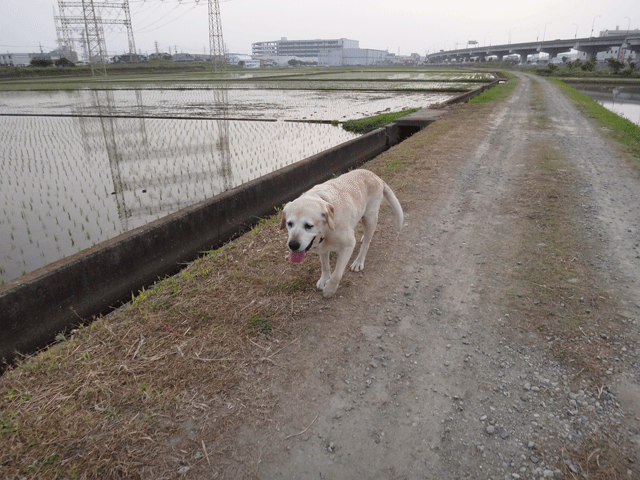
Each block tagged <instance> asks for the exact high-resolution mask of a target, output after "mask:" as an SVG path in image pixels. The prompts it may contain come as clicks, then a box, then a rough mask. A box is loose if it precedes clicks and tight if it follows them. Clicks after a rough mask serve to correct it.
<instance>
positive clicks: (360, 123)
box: [342, 108, 420, 134]
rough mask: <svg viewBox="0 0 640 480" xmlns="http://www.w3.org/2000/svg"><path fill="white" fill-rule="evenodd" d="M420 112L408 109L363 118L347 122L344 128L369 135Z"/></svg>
mask: <svg viewBox="0 0 640 480" xmlns="http://www.w3.org/2000/svg"><path fill="white" fill-rule="evenodd" d="M418 110H420V109H419V108H408V109H406V110H401V111H399V112H390V113H382V114H380V115H375V116H373V117H367V118H361V119H359V120H347V121H346V122H344V123H343V124H342V128H344V129H345V130H346V131H348V132H352V133H359V134H364V133H369V132H373V131H374V130H375V129H377V128H380V127H383V126H384V125H388V124H389V123H391V122H393V121H394V120H397V119H398V118H400V117H404V116H405V115H409V114H410V113H413V112H417V111H418Z"/></svg>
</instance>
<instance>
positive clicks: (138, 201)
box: [0, 83, 453, 283]
mask: <svg viewBox="0 0 640 480" xmlns="http://www.w3.org/2000/svg"><path fill="white" fill-rule="evenodd" d="M377 86H378V87H380V86H381V83H377ZM263 87H264V85H263ZM352 87H353V86H352ZM452 96H453V94H452V93H441V94H437V93H428V92H420V91H418V92H405V91H402V92H398V91H393V89H389V90H387V91H384V90H382V89H379V91H373V90H357V89H354V90H350V91H332V92H326V91H323V90H278V89H270V88H261V89H250V88H249V89H247V88H235V89H226V88H202V87H200V88H177V89H176V88H163V89H158V88H156V89H151V88H149V89H122V90H76V91H53V92H37V91H28V92H0V162H1V163H0V169H1V170H0V171H1V172H2V175H0V192H1V193H0V208H1V210H0V279H1V281H2V283H4V282H6V281H9V280H12V279H14V278H17V277H19V276H20V275H23V274H25V273H27V272H30V271H32V270H34V269H37V268H40V267H43V266H46V265H47V264H49V263H51V262H54V261H56V260H59V259H61V258H64V257H65V256H69V255H72V254H74V253H77V252H79V251H81V250H83V249H85V248H88V247H90V246H92V245H95V244H97V243H100V242H102V241H104V240H107V239H110V238H113V237H115V236H117V235H119V234H120V233H123V232H125V231H127V230H130V229H133V228H136V227H139V226H141V225H144V224H146V223H148V222H150V221H153V220H156V219H158V218H161V217H163V216H165V215H168V214H170V213H173V212H176V211H178V210H180V209H181V208H184V207H186V206H189V205H192V204H194V203H197V202H199V201H201V200H204V199H207V198H211V197H213V196H215V195H217V194H219V193H221V192H224V191H226V190H228V189H231V188H234V187H236V186H238V185H241V184H243V183H245V182H247V181H250V180H253V179H255V178H259V177H260V176H263V175H265V174H267V173H270V172H273V171H275V170H277V169H279V168H282V167H284V166H287V165H290V164H291V163H294V162H297V161H299V160H302V159H304V158H307V157H309V156H311V155H314V154H316V153H319V152H321V151H324V150H327V149H329V148H331V147H333V146H336V145H338V144H340V143H343V142H345V141H347V140H349V139H352V138H354V137H356V135H354V134H351V133H348V132H346V131H344V130H343V129H342V128H341V127H339V126H332V125H331V124H330V123H320V122H330V121H332V120H345V119H352V118H361V117H367V116H371V115H375V114H377V113H380V112H382V111H396V110H402V109H405V108H415V107H426V106H429V105H432V104H435V103H439V102H442V101H444V100H447V99H449V98H451V97H452ZM300 120H305V121H307V122H304V121H303V122H300Z"/></svg>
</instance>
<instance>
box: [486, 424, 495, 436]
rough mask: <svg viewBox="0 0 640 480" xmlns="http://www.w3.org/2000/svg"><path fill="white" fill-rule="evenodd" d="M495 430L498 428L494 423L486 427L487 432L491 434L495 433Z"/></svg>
mask: <svg viewBox="0 0 640 480" xmlns="http://www.w3.org/2000/svg"><path fill="white" fill-rule="evenodd" d="M495 431H496V429H495V427H494V426H493V425H489V426H488V427H487V428H486V432H487V433H488V434H489V435H493V433H494V432H495Z"/></svg>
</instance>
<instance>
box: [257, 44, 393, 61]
mask: <svg viewBox="0 0 640 480" xmlns="http://www.w3.org/2000/svg"><path fill="white" fill-rule="evenodd" d="M251 51H252V54H253V57H254V58H261V59H270V60H272V61H274V62H275V63H276V64H278V65H287V64H288V62H289V61H290V60H300V61H302V62H309V63H317V64H318V65H321V66H327V67H328V66H331V67H337V66H343V65H380V64H383V63H385V61H386V60H387V51H386V50H371V49H363V48H360V42H359V41H358V40H349V39H347V38H338V39H328V40H326V39H315V40H288V39H287V38H286V37H283V38H281V39H280V40H274V41H269V42H256V43H253V44H252V45H251Z"/></svg>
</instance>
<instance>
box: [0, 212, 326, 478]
mask: <svg viewBox="0 0 640 480" xmlns="http://www.w3.org/2000/svg"><path fill="white" fill-rule="evenodd" d="M283 260H284V251H283V242H282V239H281V238H280V235H279V230H278V225H277V218H275V219H274V220H270V221H266V222H264V223H263V224H262V225H261V226H259V227H258V228H256V229H255V230H254V231H253V232H250V233H248V234H246V235H244V236H243V237H241V238H240V239H238V240H237V241H235V242H233V243H231V244H229V245H227V246H225V247H224V248H222V249H220V250H217V251H212V252H209V253H207V254H206V255H204V256H203V257H202V258H200V259H198V260H197V261H195V262H193V263H192V264H190V265H188V266H187V268H185V269H184V270H183V271H182V272H181V273H179V274H178V275H176V276H174V277H170V278H166V279H164V280H162V281H160V282H159V283H157V284H156V285H155V286H153V287H152V288H149V289H147V290H143V291H141V292H140V293H139V295H138V296H136V297H135V298H134V299H133V300H132V302H131V303H130V304H128V305H126V306H125V307H123V308H122V309H121V310H120V311H118V312H116V313H114V314H113V315H110V316H109V317H108V318H102V319H99V320H97V321H95V322H94V323H92V324H91V325H90V326H88V327H86V328H83V329H80V330H78V331H76V332H75V333H74V334H73V335H72V336H71V337H70V338H68V339H67V340H66V341H64V342H62V343H60V344H58V345H56V346H54V347H52V348H50V349H48V350H46V351H44V352H42V353H41V354H39V355H35V356H34V357H33V358H31V359H28V360H27V361H25V362H24V363H22V364H20V365H19V366H18V367H17V368H15V369H14V370H13V371H11V372H8V374H7V375H5V377H4V378H3V379H2V384H1V387H2V398H3V405H2V414H1V415H2V417H1V419H2V420H1V421H2V423H1V427H2V437H1V441H2V447H1V448H0V465H1V466H2V469H3V478H20V477H21V476H26V477H27V478H43V479H44V478H150V477H149V475H150V474H153V473H154V470H155V471H157V472H160V471H162V465H163V464H164V463H165V457H166V456H167V455H168V454H169V453H170V452H171V450H172V448H171V447H172V446H175V445H173V443H175V442H178V443H179V442H180V439H179V438H180V437H179V435H180V434H181V433H184V432H181V430H184V427H183V426H181V424H182V423H183V422H184V421H185V419H187V418H188V417H189V416H190V415H193V414H194V412H195V413H197V412H200V413H203V412H204V411H206V412H207V419H208V422H209V424H210V425H214V426H216V427H215V428H213V429H211V428H208V430H207V438H203V441H205V440H206V442H207V443H209V447H208V450H209V451H208V452H207V454H208V455H212V454H215V453H216V442H218V443H220V442H222V443H224V441H223V439H224V438H225V436H226V435H228V434H229V433H230V432H229V429H230V428H231V427H232V425H233V423H234V417H235V416H236V415H237V414H238V412H239V411H240V410H243V411H244V412H245V413H246V412H250V413H251V415H255V416H257V417H259V416H260V415H261V413H262V412H265V411H268V410H269V409H270V408H271V407H272V405H271V403H272V402H274V401H275V400H274V399H272V398H269V395H268V394H263V393H262V392H261V391H259V390H257V391H256V390H252V388H251V386H250V385H242V388H239V387H240V385H241V384H242V382H243V380H244V376H245V374H246V371H247V370H248V369H254V370H255V369H258V370H260V369H261V368H263V367H264V365H265V364H269V363H270V362H273V361H274V360H273V358H272V357H273V356H274V354H276V353H277V351H278V348H283V347H284V346H285V345H286V344H287V342H288V341H290V340H291V339H292V335H293V334H294V331H293V329H292V328H291V320H292V319H293V318H295V317H296V315H298V314H299V313H300V311H301V309H303V308H304V305H305V303H306V302H307V301H308V294H307V291H308V290H310V289H311V288H312V286H313V282H315V276H316V275H315V274H314V272H313V268H311V269H309V267H306V270H305V269H304V267H302V268H296V267H295V266H293V265H292V264H288V263H286V262H284V261H283ZM189 428H190V430H192V431H193V434H194V435H195V434H196V433H195V432H196V431H197V425H192V426H190V427H189ZM205 448H207V447H205ZM222 448H223V449H224V447H222ZM202 461H207V460H206V459H205V458H203V459H202Z"/></svg>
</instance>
